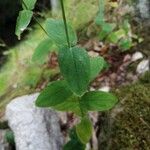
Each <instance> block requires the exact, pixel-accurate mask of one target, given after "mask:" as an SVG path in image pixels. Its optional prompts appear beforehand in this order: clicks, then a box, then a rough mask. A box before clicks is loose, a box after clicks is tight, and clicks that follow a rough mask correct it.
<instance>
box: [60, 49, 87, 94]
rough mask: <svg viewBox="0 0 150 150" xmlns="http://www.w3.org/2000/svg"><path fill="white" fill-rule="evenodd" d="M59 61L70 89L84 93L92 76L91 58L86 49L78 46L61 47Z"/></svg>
mask: <svg viewBox="0 0 150 150" xmlns="http://www.w3.org/2000/svg"><path fill="white" fill-rule="evenodd" d="M58 61H59V66H60V71H61V73H62V75H63V76H64V78H65V80H66V81H67V83H68V86H69V87H70V89H71V90H72V91H73V92H74V93H76V94H77V95H82V94H83V93H84V92H85V91H86V90H87V86H88V83H89V78H90V59H89V56H88V54H87V52H86V50H85V49H83V48H78V47H72V48H61V49H60V51H59V55H58Z"/></svg>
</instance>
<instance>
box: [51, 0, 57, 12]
mask: <svg viewBox="0 0 150 150" xmlns="http://www.w3.org/2000/svg"><path fill="white" fill-rule="evenodd" d="M50 1H51V7H52V10H53V11H57V10H58V7H59V1H58V0H50Z"/></svg>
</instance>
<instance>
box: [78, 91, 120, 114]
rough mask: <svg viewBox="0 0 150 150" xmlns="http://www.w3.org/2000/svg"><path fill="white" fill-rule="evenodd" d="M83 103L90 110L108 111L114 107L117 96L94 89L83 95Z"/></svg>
mask: <svg viewBox="0 0 150 150" xmlns="http://www.w3.org/2000/svg"><path fill="white" fill-rule="evenodd" d="M81 103H82V107H84V108H86V109H87V110H89V111H106V110H109V109H111V108H112V107H114V105H115V104H116V103H117V98H116V97H115V96H114V95H113V94H111V93H107V92H102V91H92V92H87V93H86V94H85V95H83V97H82V99H81Z"/></svg>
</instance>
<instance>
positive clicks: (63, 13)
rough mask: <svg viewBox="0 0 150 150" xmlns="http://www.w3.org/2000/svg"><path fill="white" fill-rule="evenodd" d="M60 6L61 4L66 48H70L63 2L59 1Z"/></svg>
mask: <svg viewBox="0 0 150 150" xmlns="http://www.w3.org/2000/svg"><path fill="white" fill-rule="evenodd" d="M60 4H61V10H62V16H63V21H64V26H65V32H66V39H67V43H68V47H69V48H70V47H71V45H70V39H69V32H68V27H67V21H66V15H65V9H64V2H63V0H60Z"/></svg>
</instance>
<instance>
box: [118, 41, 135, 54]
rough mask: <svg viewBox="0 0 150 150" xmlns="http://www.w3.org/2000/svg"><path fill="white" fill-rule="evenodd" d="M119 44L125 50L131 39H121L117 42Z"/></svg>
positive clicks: (129, 46) (130, 43)
mask: <svg viewBox="0 0 150 150" xmlns="http://www.w3.org/2000/svg"><path fill="white" fill-rule="evenodd" d="M119 46H120V47H121V48H122V49H123V51H126V50H128V49H130V48H131V47H132V41H131V39H122V40H120V42H119Z"/></svg>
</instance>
